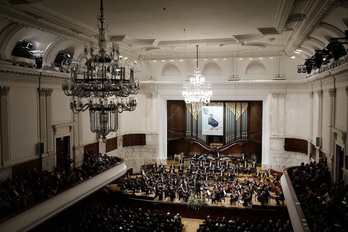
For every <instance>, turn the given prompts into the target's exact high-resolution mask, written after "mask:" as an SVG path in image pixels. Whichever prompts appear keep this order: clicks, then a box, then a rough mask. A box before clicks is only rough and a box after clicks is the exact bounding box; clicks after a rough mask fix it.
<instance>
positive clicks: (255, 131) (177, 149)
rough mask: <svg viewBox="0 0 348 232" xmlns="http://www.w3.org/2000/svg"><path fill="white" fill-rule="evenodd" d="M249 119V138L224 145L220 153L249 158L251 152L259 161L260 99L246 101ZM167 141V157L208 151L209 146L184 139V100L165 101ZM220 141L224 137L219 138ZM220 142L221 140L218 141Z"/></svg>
mask: <svg viewBox="0 0 348 232" xmlns="http://www.w3.org/2000/svg"><path fill="white" fill-rule="evenodd" d="M248 104H249V109H248V111H249V112H248V113H249V116H248V119H249V123H248V124H249V125H248V129H249V133H248V134H249V140H245V141H243V142H242V143H236V144H233V145H231V146H229V147H226V149H224V150H223V151H222V152H220V153H221V154H242V153H244V154H245V157H246V158H248V159H250V157H251V155H252V154H256V156H257V162H258V163H261V157H262V155H261V152H262V149H261V142H262V101H250V102H248ZM167 110H168V111H167V118H168V123H167V128H168V131H167V136H168V137H167V138H168V140H167V142H168V146H167V147H168V150H167V155H168V158H173V157H174V154H179V153H181V152H184V154H185V155H188V154H190V152H210V147H208V148H206V147H204V146H203V145H199V144H197V143H194V142H192V141H187V140H185V135H186V128H185V127H186V105H185V103H184V101H167ZM214 138H215V137H214V136H208V138H207V141H208V142H214ZM221 140H222V141H223V140H224V139H221ZM219 142H221V141H219Z"/></svg>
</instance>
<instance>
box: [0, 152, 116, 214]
mask: <svg viewBox="0 0 348 232" xmlns="http://www.w3.org/2000/svg"><path fill="white" fill-rule="evenodd" d="M119 162H121V159H119V158H117V157H111V156H107V155H103V154H99V153H94V152H85V153H84V161H83V165H82V167H81V168H73V169H72V168H71V161H69V160H67V162H66V164H67V165H65V167H64V168H61V169H58V168H56V169H55V170H54V171H53V172H48V171H42V172H39V171H38V170H36V169H33V170H30V171H28V172H26V173H22V174H19V175H15V176H12V178H8V179H7V180H5V181H4V182H2V183H0V219H1V218H5V217H7V216H9V215H13V214H15V213H17V212H19V211H21V210H24V209H26V208H28V207H29V206H32V205H35V204H37V203H39V202H41V201H43V200H45V199H47V198H50V197H53V196H55V195H56V194H58V193H60V192H62V191H64V190H65V189H67V188H69V187H72V186H74V185H76V184H78V183H79V182H82V181H83V180H85V179H88V178H90V177H91V176H94V175H96V174H98V173H100V172H102V171H104V170H106V169H108V168H110V167H111V166H113V165H116V164H117V163H119Z"/></svg>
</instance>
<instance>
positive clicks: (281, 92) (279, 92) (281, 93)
mask: <svg viewBox="0 0 348 232" xmlns="http://www.w3.org/2000/svg"><path fill="white" fill-rule="evenodd" d="M285 95H286V92H284V91H276V92H273V93H272V96H273V97H284V96H285Z"/></svg>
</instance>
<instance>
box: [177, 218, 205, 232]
mask: <svg viewBox="0 0 348 232" xmlns="http://www.w3.org/2000/svg"><path fill="white" fill-rule="evenodd" d="M181 222H182V224H183V225H184V229H183V232H196V231H197V229H198V227H199V224H202V223H203V220H202V219H192V218H181Z"/></svg>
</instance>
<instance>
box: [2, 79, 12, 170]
mask: <svg viewBox="0 0 348 232" xmlns="http://www.w3.org/2000/svg"><path fill="white" fill-rule="evenodd" d="M9 90H10V87H9V86H0V126H1V129H0V149H1V156H0V161H1V165H2V168H4V167H8V166H10V164H11V150H10V128H9V125H10V117H9V98H8V93H9Z"/></svg>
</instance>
